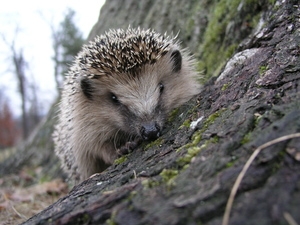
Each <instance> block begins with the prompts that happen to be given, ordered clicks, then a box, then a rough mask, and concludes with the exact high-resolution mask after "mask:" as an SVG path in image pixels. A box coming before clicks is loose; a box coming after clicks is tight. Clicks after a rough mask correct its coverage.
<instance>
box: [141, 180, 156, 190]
mask: <svg viewBox="0 0 300 225" xmlns="http://www.w3.org/2000/svg"><path fill="white" fill-rule="evenodd" d="M142 185H143V187H144V188H146V189H147V188H154V187H157V186H159V185H160V182H158V181H157V180H151V179H146V180H143V181H142Z"/></svg>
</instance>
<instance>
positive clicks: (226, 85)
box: [221, 84, 229, 91]
mask: <svg viewBox="0 0 300 225" xmlns="http://www.w3.org/2000/svg"><path fill="white" fill-rule="evenodd" d="M228 87H229V84H223V86H222V88H221V91H225V90H227V88H228Z"/></svg>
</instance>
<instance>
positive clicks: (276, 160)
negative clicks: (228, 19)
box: [24, 1, 300, 225]
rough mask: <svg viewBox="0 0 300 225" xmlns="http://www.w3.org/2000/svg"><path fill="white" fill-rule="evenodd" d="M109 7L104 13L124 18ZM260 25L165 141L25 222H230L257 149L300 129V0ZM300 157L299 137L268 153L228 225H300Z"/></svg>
mask: <svg viewBox="0 0 300 225" xmlns="http://www.w3.org/2000/svg"><path fill="white" fill-rule="evenodd" d="M109 2H114V1H109ZM109 2H108V3H106V6H104V8H103V9H106V12H107V11H109V10H110V12H112V13H115V11H114V9H115V8H113V6H112V3H109ZM125 2H126V1H125ZM130 2H131V1H130ZM132 2H133V1H132ZM132 2H131V3H132ZM145 2H146V1H145ZM145 2H143V3H139V6H140V7H141V6H143V4H146V3H145ZM148 2H149V1H148ZM221 2H222V1H221ZM136 4H138V3H137V2H136ZM188 4H189V3H187V7H188ZM207 4H208V3H207ZM213 9H215V8H213ZM165 10H166V11H164V13H165V14H168V12H169V11H168V10H167V9H165ZM170 10H171V9H170ZM195 11H196V10H195ZM102 12H103V10H102V11H101V13H102ZM136 15H140V12H139V11H137V12H136ZM129 17H130V16H129ZM260 18H261V23H258V26H257V29H254V30H252V31H249V32H248V34H247V35H248V36H247V38H246V39H245V37H243V38H241V39H240V40H242V41H241V42H239V45H238V46H239V47H238V48H237V50H236V54H234V55H233V56H232V57H231V59H230V60H229V61H228V62H227V63H226V65H225V66H223V67H222V69H220V71H221V74H220V75H219V76H218V78H216V77H214V78H211V79H210V80H209V81H208V82H207V83H206V85H205V86H204V88H203V91H202V92H201V93H200V94H199V96H197V97H196V98H195V99H193V100H192V101H190V102H189V103H187V104H186V105H185V106H183V107H181V108H179V109H178V110H175V111H174V112H173V113H172V114H171V115H170V117H169V120H168V123H167V125H166V128H165V130H164V134H163V136H162V137H161V138H160V139H158V140H157V141H155V142H153V143H150V144H148V145H146V144H144V145H142V146H140V147H139V148H138V149H137V150H136V151H134V152H133V153H131V154H129V155H127V156H125V157H123V158H121V159H120V160H118V162H116V163H115V164H114V165H112V166H111V167H109V168H108V169H107V170H106V171H104V172H103V173H101V174H97V175H95V176H93V177H91V178H89V179H88V180H86V181H84V182H83V183H81V184H80V185H78V186H76V187H74V188H73V190H72V191H71V192H70V193H69V194H68V195H67V196H66V197H64V198H62V199H60V200H59V201H58V202H56V203H55V204H53V205H51V206H50V207H48V208H47V209H45V210H43V211H42V212H41V213H39V214H37V215H36V216H34V217H33V218H31V219H29V220H28V221H27V222H25V223H24V225H25V224H26V225H31V224H122V225H126V224H168V225H172V224H174V225H175V224H191V225H192V224H210V225H217V224H221V223H222V220H223V215H224V212H225V207H226V203H227V201H228V197H229V194H230V192H231V190H232V187H233V184H234V182H235V180H236V179H237V177H238V175H239V173H240V172H241V170H242V168H243V166H244V165H245V163H246V162H247V160H248V159H249V158H250V156H251V155H252V154H253V152H254V151H255V149H257V148H258V147H259V146H261V145H263V144H265V143H267V142H269V141H272V140H274V139H276V138H279V137H282V136H285V135H289V134H294V133H297V132H299V131H300V92H299V85H300V67H299V65H300V58H299V55H300V46H299V43H300V32H299V31H300V22H299V18H300V13H299V4H298V1H282V2H280V1H277V2H276V4H275V5H274V6H272V7H271V6H269V8H268V10H266V11H265V12H264V13H262V14H261V17H260ZM263 18H265V20H263ZM100 19H101V16H100ZM211 19H212V18H211ZM262 24H263V25H262ZM150 25H151V24H149V26H150ZM245 26H246V25H245ZM227 27H228V31H229V30H231V28H232V27H231V28H230V27H229V25H228V24H227ZM95 29H96V26H95V28H94V31H95ZM241 29H242V28H241ZM233 30H234V29H233ZM92 33H93V32H92ZM229 35H234V34H229ZM241 37H242V36H241ZM203 38H204V37H203ZM225 39H226V38H225V37H223V39H222V40H225ZM204 41H205V40H204ZM202 55H203V54H202ZM200 56H201V54H200V55H199V57H200ZM216 63H217V62H216ZM197 120H198V123H192V122H193V121H197ZM191 125H192V126H191ZM299 155H300V139H299V138H296V137H295V138H290V139H289V140H286V141H282V142H279V143H276V144H272V145H270V146H269V147H267V148H264V149H262V150H261V151H260V152H259V154H258V156H257V157H256V158H255V159H254V161H253V163H252V164H251V165H250V168H249V169H248V170H247V171H246V174H245V176H244V178H243V179H242V182H241V184H240V185H239V187H238V191H237V195H236V197H235V199H234V201H233V208H232V210H231V213H230V217H229V224H231V225H233V224H244V225H247V224H249V225H250V224H293V223H292V222H291V221H292V220H294V221H295V222H297V223H298V224H299V223H300V214H299V205H300V188H299V187H300V172H299V171H300V157H299Z"/></svg>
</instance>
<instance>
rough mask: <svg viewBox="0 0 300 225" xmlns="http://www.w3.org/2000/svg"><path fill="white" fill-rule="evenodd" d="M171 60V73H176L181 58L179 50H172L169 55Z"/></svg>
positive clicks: (179, 67)
mask: <svg viewBox="0 0 300 225" xmlns="http://www.w3.org/2000/svg"><path fill="white" fill-rule="evenodd" d="M171 59H172V62H173V72H178V71H180V70H181V64H182V56H181V53H180V51H179V50H174V51H173V52H172V54H171Z"/></svg>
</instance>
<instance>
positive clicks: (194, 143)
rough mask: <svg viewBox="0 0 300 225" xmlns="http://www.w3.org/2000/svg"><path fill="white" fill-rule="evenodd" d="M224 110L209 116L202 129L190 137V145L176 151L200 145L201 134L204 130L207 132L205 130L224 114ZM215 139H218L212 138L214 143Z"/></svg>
mask: <svg viewBox="0 0 300 225" xmlns="http://www.w3.org/2000/svg"><path fill="white" fill-rule="evenodd" d="M225 110H226V109H225V108H223V109H221V110H219V111H217V112H215V113H213V114H211V115H210V116H209V117H208V118H207V119H206V120H205V122H204V125H203V127H202V129H201V130H198V131H196V132H195V133H194V134H193V136H192V138H191V142H190V143H187V144H186V145H183V146H181V147H180V148H178V149H177V150H176V151H177V152H179V151H181V150H182V149H186V148H191V147H196V146H197V145H198V144H199V143H200V141H201V139H202V133H203V132H204V131H205V130H207V128H208V127H209V126H210V125H211V124H212V123H214V121H215V120H216V119H217V118H218V117H219V116H220V115H221V113H222V112H224V111H225ZM217 139H218V137H214V140H215V141H218V140H217Z"/></svg>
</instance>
